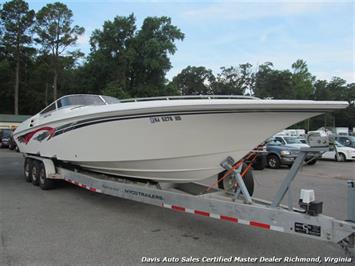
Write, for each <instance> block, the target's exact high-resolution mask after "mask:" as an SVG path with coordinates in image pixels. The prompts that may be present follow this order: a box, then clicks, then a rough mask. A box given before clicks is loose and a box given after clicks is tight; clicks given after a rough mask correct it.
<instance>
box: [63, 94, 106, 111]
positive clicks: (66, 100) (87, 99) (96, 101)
mask: <svg viewBox="0 0 355 266" xmlns="http://www.w3.org/2000/svg"><path fill="white" fill-rule="evenodd" d="M105 104H106V103H105V102H104V101H103V99H102V98H101V97H100V96H99V95H68V96H64V97H62V98H60V99H59V100H58V101H57V107H58V108H61V107H64V106H72V105H84V106H86V105H105Z"/></svg>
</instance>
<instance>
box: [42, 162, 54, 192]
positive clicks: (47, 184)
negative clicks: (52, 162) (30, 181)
mask: <svg viewBox="0 0 355 266" xmlns="http://www.w3.org/2000/svg"><path fill="white" fill-rule="evenodd" d="M38 181H39V187H40V188H41V189H43V190H48V189H52V188H54V180H53V179H49V178H47V174H46V168H45V166H44V163H42V162H40V163H39V178H38Z"/></svg>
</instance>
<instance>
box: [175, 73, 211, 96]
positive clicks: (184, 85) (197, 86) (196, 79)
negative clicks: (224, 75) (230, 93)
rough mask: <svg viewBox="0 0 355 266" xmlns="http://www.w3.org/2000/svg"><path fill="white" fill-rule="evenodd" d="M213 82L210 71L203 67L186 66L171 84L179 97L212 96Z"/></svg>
mask: <svg viewBox="0 0 355 266" xmlns="http://www.w3.org/2000/svg"><path fill="white" fill-rule="evenodd" d="M214 82H215V77H214V75H213V73H212V70H210V69H206V68H205V67H203V66H200V67H195V66H188V67H186V68H185V69H183V70H182V71H181V72H180V73H179V74H178V75H176V76H175V77H174V78H173V81H172V83H173V84H174V86H175V87H176V88H177V90H178V91H179V92H180V94H181V95H201V94H213V90H212V88H211V84H213V83H214Z"/></svg>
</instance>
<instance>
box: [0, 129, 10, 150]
mask: <svg viewBox="0 0 355 266" xmlns="http://www.w3.org/2000/svg"><path fill="white" fill-rule="evenodd" d="M10 135H11V129H8V128H3V129H0V148H7V147H8V146H9V140H10Z"/></svg>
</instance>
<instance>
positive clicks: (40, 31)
mask: <svg viewBox="0 0 355 266" xmlns="http://www.w3.org/2000/svg"><path fill="white" fill-rule="evenodd" d="M72 17H73V12H72V11H71V10H70V9H69V8H68V7H67V6H66V5H65V4H63V3H59V2H55V3H53V4H47V5H46V6H45V7H43V8H42V9H41V10H39V11H38V13H37V15H36V26H35V32H36V34H37V38H36V39H35V41H36V42H37V43H38V44H40V45H41V46H42V52H43V53H49V54H51V59H52V70H53V98H54V99H57V97H58V74H59V70H60V69H59V68H60V64H61V62H60V59H61V57H64V55H63V53H64V51H65V50H66V49H67V48H68V47H69V46H71V45H73V44H75V43H76V41H77V40H78V37H79V36H80V35H82V34H83V33H84V28H83V27H79V26H77V25H75V26H72V22H73V20H72Z"/></svg>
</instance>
